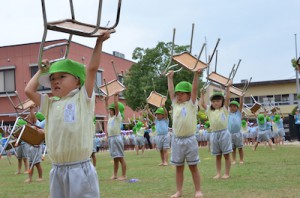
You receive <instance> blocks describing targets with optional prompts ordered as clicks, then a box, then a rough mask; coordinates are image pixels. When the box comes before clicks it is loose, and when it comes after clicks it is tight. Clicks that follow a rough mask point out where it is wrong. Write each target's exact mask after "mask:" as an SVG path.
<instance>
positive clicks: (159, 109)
mask: <svg viewBox="0 0 300 198" xmlns="http://www.w3.org/2000/svg"><path fill="white" fill-rule="evenodd" d="M155 114H162V115H165V110H164V108H162V107H159V108H157V109H156V111H155Z"/></svg>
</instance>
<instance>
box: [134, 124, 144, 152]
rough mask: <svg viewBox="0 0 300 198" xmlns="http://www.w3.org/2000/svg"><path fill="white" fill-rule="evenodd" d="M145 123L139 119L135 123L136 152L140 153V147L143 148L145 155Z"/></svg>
mask: <svg viewBox="0 0 300 198" xmlns="http://www.w3.org/2000/svg"><path fill="white" fill-rule="evenodd" d="M145 128H146V127H145V125H144V124H143V123H142V122H141V121H138V122H137V123H136V125H135V131H136V141H135V143H136V144H135V150H136V154H137V155H139V149H140V148H141V149H142V155H144V151H145V138H144V133H145Z"/></svg>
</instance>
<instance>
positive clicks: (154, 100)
mask: <svg viewBox="0 0 300 198" xmlns="http://www.w3.org/2000/svg"><path fill="white" fill-rule="evenodd" d="M166 101H167V97H166V96H164V95H162V94H159V93H157V92H156V91H152V92H151V93H150V95H149V97H148V98H147V103H148V104H151V105H153V106H155V107H162V106H164V105H165V103H166Z"/></svg>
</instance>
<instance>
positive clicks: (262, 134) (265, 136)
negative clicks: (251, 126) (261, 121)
mask: <svg viewBox="0 0 300 198" xmlns="http://www.w3.org/2000/svg"><path fill="white" fill-rule="evenodd" d="M269 139H270V132H269V131H259V132H258V134H257V142H263V141H269Z"/></svg>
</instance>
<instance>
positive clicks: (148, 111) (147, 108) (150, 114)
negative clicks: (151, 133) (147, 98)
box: [146, 104, 155, 121]
mask: <svg viewBox="0 0 300 198" xmlns="http://www.w3.org/2000/svg"><path fill="white" fill-rule="evenodd" d="M146 110H147V113H148V115H149V116H150V118H151V119H152V120H153V121H154V120H155V116H154V114H153V113H152V112H151V111H150V109H149V106H148V104H147V105H146Z"/></svg>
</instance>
